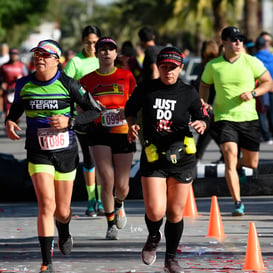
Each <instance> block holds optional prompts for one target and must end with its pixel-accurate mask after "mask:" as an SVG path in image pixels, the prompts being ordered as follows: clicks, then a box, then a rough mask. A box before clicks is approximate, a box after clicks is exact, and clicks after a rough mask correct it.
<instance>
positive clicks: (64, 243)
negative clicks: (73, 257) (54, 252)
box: [58, 235, 73, 255]
mask: <svg viewBox="0 0 273 273" xmlns="http://www.w3.org/2000/svg"><path fill="white" fill-rule="evenodd" d="M58 247H59V250H60V251H61V253H62V254H63V255H69V254H70V253H71V250H72V248H73V238H72V236H71V235H69V236H68V237H63V238H62V237H59V238H58Z"/></svg>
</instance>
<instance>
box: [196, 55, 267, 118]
mask: <svg viewBox="0 0 273 273" xmlns="http://www.w3.org/2000/svg"><path fill="white" fill-rule="evenodd" d="M265 72H266V68H265V67H264V65H263V63H262V62H261V61H259V60H258V59H257V58H256V57H253V56H251V55H248V54H245V53H241V55H240V57H239V58H238V59H237V60H236V61H235V62H233V63H230V62H228V61H227V60H226V59H225V58H224V57H223V56H220V57H218V58H215V59H213V60H211V61H210V62H208V63H207V65H206V67H205V70H204V72H203V74H202V77H201V81H202V82H203V83H205V84H207V85H211V84H214V87H215V91H216V96H215V101H214V106H213V112H214V117H215V121H219V120H228V121H234V122H244V121H251V120H257V119H258V114H257V111H256V101H255V99H252V100H249V101H242V100H241V99H240V95H241V94H242V93H244V92H249V91H252V90H253V89H254V88H255V80H256V79H257V78H259V77H260V76H261V75H263V74H264V73H265Z"/></svg>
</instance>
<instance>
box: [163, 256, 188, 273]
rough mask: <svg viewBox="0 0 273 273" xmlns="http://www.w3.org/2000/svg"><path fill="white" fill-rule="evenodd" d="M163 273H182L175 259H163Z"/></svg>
mask: <svg viewBox="0 0 273 273" xmlns="http://www.w3.org/2000/svg"><path fill="white" fill-rule="evenodd" d="M164 271H165V272H168V273H184V270H183V268H182V267H181V266H180V265H179V263H178V261H177V260H176V259H175V258H170V259H165V266H164Z"/></svg>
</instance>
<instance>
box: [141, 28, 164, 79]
mask: <svg viewBox="0 0 273 273" xmlns="http://www.w3.org/2000/svg"><path fill="white" fill-rule="evenodd" d="M138 36H139V39H140V42H141V45H142V47H143V48H144V49H145V52H144V54H145V57H144V61H143V70H142V80H147V79H149V80H151V79H157V78H158V77H159V71H158V67H157V65H156V58H157V55H158V53H159V51H160V50H161V49H162V48H163V46H161V45H157V44H156V42H155V33H154V30H153V29H152V28H151V27H149V26H145V27H142V28H141V29H140V30H139V32H138Z"/></svg>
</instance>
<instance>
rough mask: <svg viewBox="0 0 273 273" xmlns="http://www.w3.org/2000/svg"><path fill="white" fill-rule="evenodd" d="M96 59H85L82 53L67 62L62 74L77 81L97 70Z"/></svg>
mask: <svg viewBox="0 0 273 273" xmlns="http://www.w3.org/2000/svg"><path fill="white" fill-rule="evenodd" d="M99 66H100V65H99V60H98V58H97V57H85V56H84V55H83V54H82V52H80V53H78V54H77V55H76V56H74V57H73V58H72V59H71V60H69V61H68V62H67V64H66V66H65V68H64V72H65V74H66V75H68V76H69V77H71V78H73V79H75V80H79V79H81V78H82V77H83V76H85V75H86V74H88V73H90V72H93V71H95V70H96V69H98V68H99Z"/></svg>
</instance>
